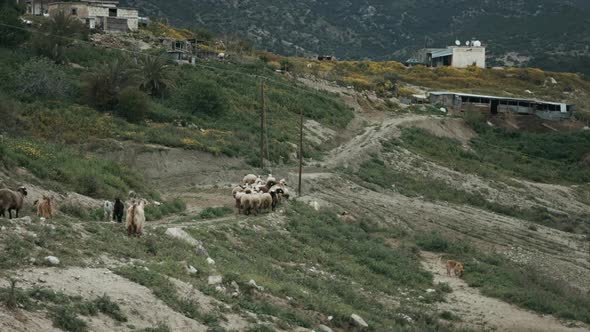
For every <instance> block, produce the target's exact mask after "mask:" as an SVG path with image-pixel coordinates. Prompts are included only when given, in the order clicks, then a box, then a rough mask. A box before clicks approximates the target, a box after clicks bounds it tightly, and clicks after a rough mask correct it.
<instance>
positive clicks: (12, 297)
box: [0, 279, 31, 310]
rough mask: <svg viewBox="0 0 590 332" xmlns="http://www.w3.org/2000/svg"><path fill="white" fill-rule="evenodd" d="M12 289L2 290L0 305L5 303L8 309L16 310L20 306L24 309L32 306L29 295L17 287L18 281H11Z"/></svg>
mask: <svg viewBox="0 0 590 332" xmlns="http://www.w3.org/2000/svg"><path fill="white" fill-rule="evenodd" d="M9 281H10V287H8V288H0V303H3V304H4V305H5V306H6V307H7V308H8V309H10V310H15V309H17V308H18V306H19V305H21V306H23V307H24V308H28V307H30V306H31V301H30V299H29V297H28V296H27V294H26V293H25V292H23V291H22V290H21V289H19V288H18V287H16V285H17V280H16V279H10V280H9Z"/></svg>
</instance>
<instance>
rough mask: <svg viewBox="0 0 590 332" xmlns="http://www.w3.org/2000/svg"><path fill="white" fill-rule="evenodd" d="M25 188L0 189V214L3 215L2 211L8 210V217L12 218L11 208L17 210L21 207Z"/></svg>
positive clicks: (25, 194) (25, 191) (25, 192)
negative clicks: (13, 189)
mask: <svg viewBox="0 0 590 332" xmlns="http://www.w3.org/2000/svg"><path fill="white" fill-rule="evenodd" d="M26 196H27V188H25V187H19V188H18V189H17V190H16V191H12V190H10V189H0V216H2V217H4V212H5V211H6V210H8V218H9V219H12V210H14V211H15V212H16V217H17V218H18V212H19V211H20V210H21V209H22V208H23V204H24V201H25V197H26Z"/></svg>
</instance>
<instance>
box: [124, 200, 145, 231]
mask: <svg viewBox="0 0 590 332" xmlns="http://www.w3.org/2000/svg"><path fill="white" fill-rule="evenodd" d="M144 223H145V201H144V200H141V201H140V202H139V203H137V202H135V201H134V202H133V203H132V204H131V206H130V207H129V209H127V220H126V226H127V235H128V236H137V237H140V236H141V235H142V234H143V224H144Z"/></svg>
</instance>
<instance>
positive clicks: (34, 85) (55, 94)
mask: <svg viewBox="0 0 590 332" xmlns="http://www.w3.org/2000/svg"><path fill="white" fill-rule="evenodd" d="M12 81H13V82H14V85H15V87H14V88H15V90H16V94H17V95H18V96H19V97H21V98H22V99H26V100H30V101H35V100H38V99H39V98H51V99H62V98H65V97H67V96H68V95H69V94H70V93H71V91H72V87H71V85H70V82H69V80H68V78H67V76H66V74H65V72H64V71H63V69H62V68H60V67H59V66H57V65H56V64H55V63H54V62H51V61H49V60H47V59H46V58H33V59H31V60H29V61H27V62H25V63H24V64H23V65H22V66H21V67H20V68H19V69H18V71H17V72H16V73H15V74H14V77H12Z"/></svg>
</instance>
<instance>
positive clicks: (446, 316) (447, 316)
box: [439, 310, 461, 321]
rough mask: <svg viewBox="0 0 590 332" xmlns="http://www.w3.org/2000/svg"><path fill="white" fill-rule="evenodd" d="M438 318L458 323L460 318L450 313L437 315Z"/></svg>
mask: <svg viewBox="0 0 590 332" xmlns="http://www.w3.org/2000/svg"><path fill="white" fill-rule="evenodd" d="M439 317H440V318H442V319H444V320H448V321H460V320H461V318H460V317H459V316H457V315H455V314H454V313H452V312H450V311H446V310H445V311H443V312H441V313H440V314H439Z"/></svg>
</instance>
